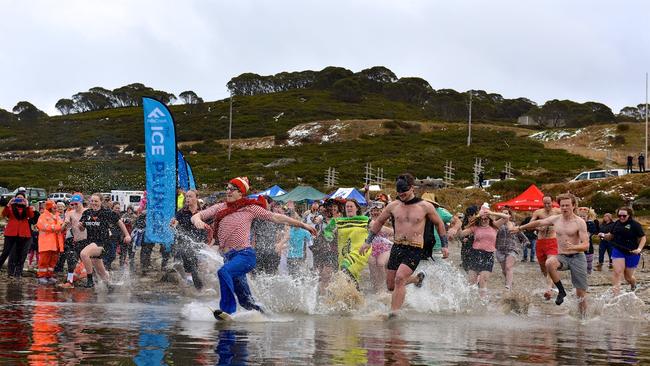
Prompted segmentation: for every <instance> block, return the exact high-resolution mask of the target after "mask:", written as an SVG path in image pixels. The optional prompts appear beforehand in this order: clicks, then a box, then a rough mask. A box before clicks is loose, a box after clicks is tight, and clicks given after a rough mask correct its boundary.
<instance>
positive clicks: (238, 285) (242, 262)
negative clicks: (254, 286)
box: [217, 248, 257, 314]
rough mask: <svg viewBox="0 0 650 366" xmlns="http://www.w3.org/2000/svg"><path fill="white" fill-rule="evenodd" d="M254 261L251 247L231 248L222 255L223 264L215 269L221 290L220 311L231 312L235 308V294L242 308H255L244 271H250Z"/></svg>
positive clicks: (253, 252) (253, 266)
mask: <svg viewBox="0 0 650 366" xmlns="http://www.w3.org/2000/svg"><path fill="white" fill-rule="evenodd" d="M256 263H257V261H256V259H255V250H254V249H253V248H246V249H242V250H231V251H229V252H228V253H226V254H225V255H224V263H223V266H222V267H221V268H220V269H219V270H218V271H217V276H218V277H219V289H220V291H221V300H220V301H219V307H220V308H221V310H222V311H225V312H226V313H228V314H232V313H234V312H235V311H236V310H237V302H236V301H235V296H237V300H239V305H241V307H243V308H244V309H247V310H250V309H257V305H255V300H254V299H253V295H252V294H251V289H250V287H248V281H247V280H246V273H248V272H250V271H252V270H253V269H254V268H255V264H256Z"/></svg>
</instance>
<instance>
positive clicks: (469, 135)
mask: <svg viewBox="0 0 650 366" xmlns="http://www.w3.org/2000/svg"><path fill="white" fill-rule="evenodd" d="M471 144H472V91H471V90H470V91H469V128H468V129H467V146H469V145H471Z"/></svg>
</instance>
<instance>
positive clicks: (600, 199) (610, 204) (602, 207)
mask: <svg viewBox="0 0 650 366" xmlns="http://www.w3.org/2000/svg"><path fill="white" fill-rule="evenodd" d="M623 204H625V201H624V200H623V198H622V197H621V196H620V195H618V194H605V193H602V192H598V193H596V194H594V195H593V196H591V199H589V200H587V201H585V202H581V203H579V205H580V206H589V207H591V208H593V209H594V210H595V211H596V213H597V214H598V215H604V214H605V213H607V212H609V213H612V214H613V213H614V212H616V209H618V208H619V207H621V206H623Z"/></svg>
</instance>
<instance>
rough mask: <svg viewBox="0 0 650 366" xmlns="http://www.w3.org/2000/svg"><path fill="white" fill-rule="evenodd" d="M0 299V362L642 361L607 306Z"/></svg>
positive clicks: (644, 328)
mask: <svg viewBox="0 0 650 366" xmlns="http://www.w3.org/2000/svg"><path fill="white" fill-rule="evenodd" d="M291 291H293V290H290V291H289V292H287V293H290V292H291ZM0 300H1V302H0V364H27V365H55V364H62V363H63V364H88V363H91V364H104V363H110V364H136V365H160V364H168V365H172V364H173V365H215V364H232V365H242V364H267V365H287V364H290V365H302V364H317V365H332V364H342V365H359V364H361V365H365V364H367V365H384V364H397V365H400V364H467V365H474V364H477V365H478V364H539V365H562V364H572V365H573V364H587V363H589V364H612V363H629V364H648V363H650V352H648V351H647V349H648V348H649V346H650V336H649V334H648V333H649V331H650V327H649V326H648V323H647V322H646V321H644V320H641V319H636V320H632V321H630V320H626V319H623V317H622V316H621V317H619V318H618V319H617V318H615V315H616V314H614V313H613V311H612V310H610V311H608V312H603V315H601V317H600V318H599V317H596V318H593V319H590V320H588V321H584V322H580V321H577V320H576V319H575V318H573V317H571V316H569V315H552V316H551V315H544V314H542V313H536V315H531V316H516V315H502V313H501V312H500V311H499V306H498V305H497V304H495V305H494V306H487V307H485V309H483V310H482V311H480V312H476V313H462V312H457V313H444V312H443V313H437V314H435V313H422V312H407V313H406V314H404V315H403V317H401V318H399V319H396V320H391V321H383V320H382V319H381V318H380V317H379V316H374V315H372V314H364V313H362V312H356V313H354V312H353V313H345V315H336V314H331V313H327V314H323V313H321V314H320V315H319V314H305V309H304V308H300V307H299V306H298V307H296V309H299V310H298V313H286V312H285V313H282V314H275V315H272V316H270V317H267V318H264V317H255V316H246V315H244V316H241V317H239V318H238V319H239V320H237V321H235V322H232V323H229V324H223V323H217V322H215V321H214V320H211V319H210V316H209V315H210V314H209V309H208V308H207V305H206V304H208V302H207V300H206V302H205V303H201V302H197V300H196V299H193V298H190V297H179V296H178V295H169V294H168V295H160V294H150V295H144V294H131V293H129V292H128V291H122V292H117V293H114V294H107V293H105V292H102V291H97V293H95V292H94V291H87V290H84V289H75V290H72V291H62V290H58V289H56V288H53V287H37V286H36V285H35V284H33V283H32V282H31V281H29V280H23V282H3V283H0ZM623 300H624V301H628V300H625V299H622V300H620V301H623ZM212 301H213V302H214V299H212ZM310 301H311V300H310ZM463 301H465V300H463ZM411 302H412V303H417V300H414V299H412V300H411ZM192 303H194V304H195V306H194V307H189V309H190V311H191V312H198V313H200V314H198V315H197V316H194V317H189V316H188V314H185V313H184V311H187V309H188V304H192ZM446 303H448V299H447V300H445V299H442V300H440V302H439V303H437V304H436V305H435V307H442V306H446V305H444V304H446ZM287 304H288V303H287ZM282 306H288V305H284V304H283V305H282ZM619 312H624V309H622V308H619ZM620 315H625V314H620ZM612 317H614V318H612Z"/></svg>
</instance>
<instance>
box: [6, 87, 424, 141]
mask: <svg viewBox="0 0 650 366" xmlns="http://www.w3.org/2000/svg"><path fill="white" fill-rule="evenodd" d="M170 109H171V111H172V113H173V114H174V118H175V120H176V129H177V131H176V134H177V141H178V142H183V141H196V140H214V139H223V138H226V137H227V136H228V116H229V103H228V100H220V101H215V102H209V103H205V104H203V105H200V106H190V105H177V106H171V107H170ZM280 113H284V114H283V115H282V116H281V117H280V118H278V120H277V121H276V120H275V119H274V118H273V117H275V116H277V115H279V114H280ZM354 118H360V119H373V118H389V119H403V120H424V119H425V118H424V115H423V112H422V110H421V108H419V107H417V106H415V105H410V104H406V103H401V102H393V101H390V100H388V99H386V98H385V97H383V96H381V95H379V94H369V95H368V96H367V97H366V98H365V99H364V100H363V101H362V102H361V103H345V102H341V101H337V100H335V99H333V98H332V97H331V96H330V93H329V92H328V91H322V90H291V91H287V92H282V93H273V94H263V95H256V96H242V97H237V98H235V99H234V103H233V138H247V137H260V136H272V135H278V134H281V133H284V132H286V131H287V130H289V129H290V128H292V127H294V126H296V125H298V124H301V123H304V122H309V121H314V120H326V119H354ZM143 131H144V129H143V115H142V109H141V108H137V107H130V108H116V109H108V110H102V111H94V112H87V113H80V114H71V115H67V116H54V117H50V118H48V119H46V120H43V121H36V122H27V121H23V122H13V123H10V124H7V125H3V126H0V138H3V137H15V140H12V141H4V142H3V143H2V144H1V145H0V150H4V151H10V150H29V149H43V148H58V147H78V146H90V145H96V144H97V145H111V144H133V145H136V144H142V142H143V137H142V136H143V133H144V132H143ZM7 133H8V134H7Z"/></svg>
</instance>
